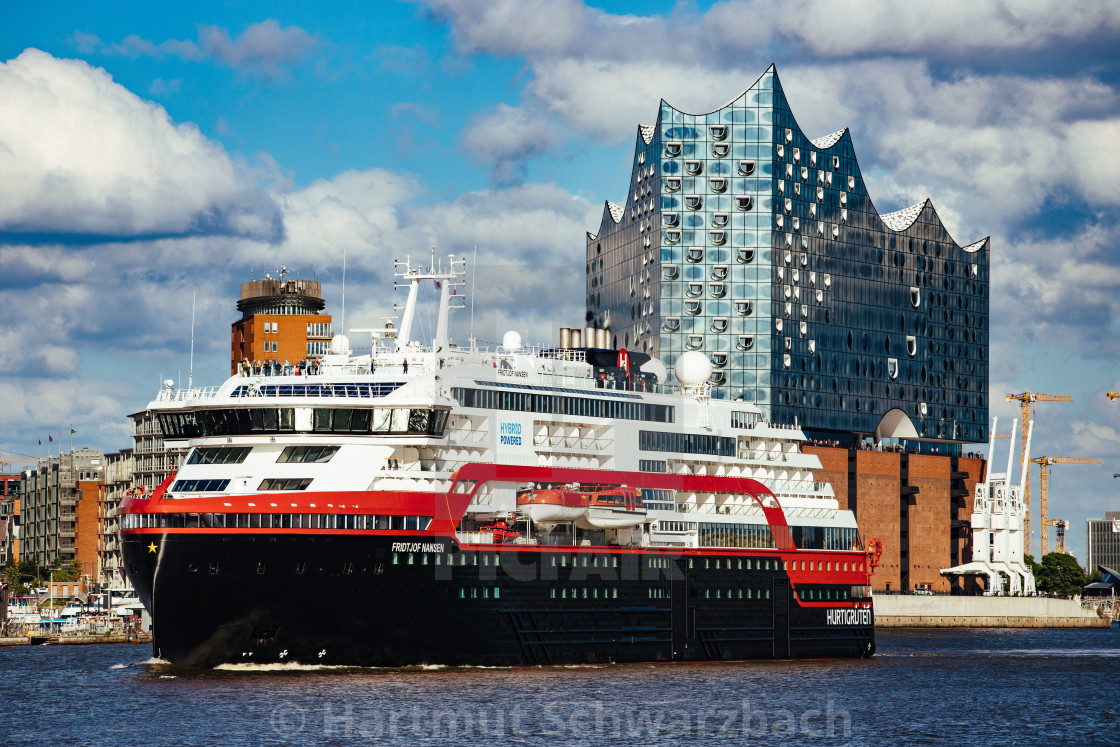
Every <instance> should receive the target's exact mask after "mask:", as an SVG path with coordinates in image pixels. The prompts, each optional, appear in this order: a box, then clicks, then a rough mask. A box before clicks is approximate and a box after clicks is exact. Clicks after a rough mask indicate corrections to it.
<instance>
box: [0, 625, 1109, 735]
mask: <svg viewBox="0 0 1120 747" xmlns="http://www.w3.org/2000/svg"><path fill="white" fill-rule="evenodd" d="M877 641H878V649H879V653H878V654H877V655H876V656H875V658H874V659H871V660H868V661H806V662H746V663H734V664H703V665H691V664H689V665H681V664H666V665H653V666H644V665H630V666H603V667H573V668H547V669H538V668H518V669H483V668H468V669H452V668H439V667H426V668H409V669H353V668H316V667H305V668H301V667H299V666H291V665H289V666H276V667H256V668H254V667H233V668H229V669H222V670H216V671H205V672H203V671H197V670H184V669H177V668H174V667H171V666H169V665H166V664H162V663H159V662H156V661H153V660H151V659H150V655H151V652H150V649H148V647H145V646H135V645H133V646H129V645H95V646H35V647H30V646H18V647H7V648H0V697H2V698H3V704H2V709H0V743H3V744H10V745H18V744H29V745H40V744H41V745H85V744H98V745H99V744H117V745H143V746H144V747H152V746H153V745H181V744H190V745H196V744H197V745H256V744H340V745H341V744H393V745H397V744H401V745H428V744H433V745H434V744H479V745H486V746H487V747H493V746H496V745H549V746H550V747H554V746H555V745H565V744H576V743H579V744H590V745H599V744H603V745H608V744H609V745H616V744H636V743H638V744H642V745H646V746H652V745H679V744H682V743H692V744H721V745H723V744H745V743H748V742H751V743H770V742H776V741H782V742H783V743H789V744H810V743H811V744H853V745H863V744H873V745H876V746H877V747H882V746H883V745H895V744H906V745H907V746H908V747H909V746H910V745H922V744H966V743H967V744H971V745H992V744H1025V745H1033V744H1039V745H1056V744H1070V745H1083V744H1120V631H1117V630H1109V629H1103V630H1102V629H1094V630H882V631H879V633H878V636H877Z"/></svg>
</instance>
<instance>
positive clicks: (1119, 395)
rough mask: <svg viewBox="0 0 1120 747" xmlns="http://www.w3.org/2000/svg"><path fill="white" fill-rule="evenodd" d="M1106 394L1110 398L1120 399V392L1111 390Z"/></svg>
mask: <svg viewBox="0 0 1120 747" xmlns="http://www.w3.org/2000/svg"><path fill="white" fill-rule="evenodd" d="M1104 396H1106V397H1108V398H1109V399H1120V392H1109V393H1108V394H1106V395H1104Z"/></svg>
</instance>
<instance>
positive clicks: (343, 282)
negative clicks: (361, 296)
mask: <svg viewBox="0 0 1120 747" xmlns="http://www.w3.org/2000/svg"><path fill="white" fill-rule="evenodd" d="M342 334H346V247H343V248H342Z"/></svg>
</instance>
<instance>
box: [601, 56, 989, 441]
mask: <svg viewBox="0 0 1120 747" xmlns="http://www.w3.org/2000/svg"><path fill="white" fill-rule="evenodd" d="M634 150H635V152H634V160H633V169H632V176H631V182H630V193H629V195H628V197H627V199H626V201H625V204H624V205H622V206H620V205H616V204H613V203H610V202H607V203H606V206H605V208H604V211H603V219H602V222H601V224H600V226H599V230H598V231H597V232H596V233H595V234H588V236H587V267H586V270H587V324H588V325H589V326H594V327H598V328H606V329H609V330H610V336H611V342H612V345H613V346H614V347H620V348H627V349H631V350H640V351H644V352H648V353H650V354H652V355H655V356H657V357H659V358H661V359H662V361H663V362H664V363H665V364H666V365H667V366H668V367H669V368H670V370H671V369H672V366H673V364H674V362H675V360H676V358H677V357H678V356H680V355H681V354H682V353H684V352H685V351H689V350H698V351H701V352H703V353H704V354H706V355H707V356H708V357H709V358H710V359H711V361H712V365H713V367H714V369H713V373H712V379H711V384H712V396H713V397H719V398H731V399H737V398H740V397H741V398H743V399H745V400H749V401H753V402H755V403H756V404H758V405H759V406H760V407H761V408H762V410H763V412H765V413H767V415H768V417H769V418H770V419H771V420H772V421H773V422H777V423H790V424H792V423H794V422H795V421H796V422H797V423H798V424H800V425H801V426H802V427H804V428H805V429H806V430H808V431H810V432H811V433H814V434H818V435H820V436H822V437H828V434H833V435H835V436H841V434H843V436H844V438H843V439H841V440H848V439H849V438H850V436H851V434H868V435H870V434H876V433H877V434H878V435H880V436H882V437H893V438H902V439H916V440H929V441H945V442H956V443H960V442H982V441H986V440H987V435H988V426H987V421H988V263H989V257H988V252H989V242H988V239H982V240H980V241H977V242H975V243H973V244H970V245H968V246H964V247H962V246H960V245H958V244H957V243H956V242H955V241H954V240H953V238H952V237H951V236H950V235H949V232H948V231H947V230H946V229H945V226H944V225H943V224H942V223H941V220H940V218H939V217H938V215H937V212H936V211H935V210H934V208H933V205H932V204H931V203H930V202H929V200H925V201H923V202H920V203H918V204H917V205H914V206H913V207H909V208H906V209H905V210H900V211H898V212H894V213H889V214H885V215H880V214H879V213H878V211H877V210H876V209H875V206H874V204H873V203H872V202H871V199H870V197H869V196H868V194H867V189H866V186H865V184H864V181H863V177H862V175H861V174H860V169H859V164H858V163H857V162H856V157H855V151H854V149H853V146H852V141H851V137H850V135H849V134H848V131H847V130H841V131H839V132H834V133H832V134H830V135H825V136H824V137H819V138H816V139H809V138H808V137H807V136H806V135H805V134H803V133H802V131H801V129H800V128H799V127H798V126H797V122H796V121H795V120H794V117H793V114H792V112H791V111H790V108H789V104H788V103H787V101H786V98H785V95H784V94H783V92H782V88H781V84H780V82H779V80H778V75H777V73H776V71H775V70H774V68H773V67H771V68H769V69H768V70H767V71H766V72H765V73H764V74H763V75H762V77H760V78H759V79H758V80H757V81H756V82H755V83H754V85H752V86H751V87H750V88H748V89H747V90H746V91H745V92H744V93H743V94H742V95H740V96H739V97H738V98H736V99H735V100H734V101H732V102H731V103H729V104H727V105H726V106H724V107H721V108H720V109H717V110H715V111H713V112H710V113H708V114H686V113H684V112H682V111H679V110H677V109H674V108H673V107H672V106H670V105H669V104H667V103H666V102H664V101H662V102H661V108H660V110H659V112H658V116H657V123H656V124H655V125H653V126H640V127H639V128H638V135H637V138H636V142H635V149H634Z"/></svg>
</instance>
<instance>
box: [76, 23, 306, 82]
mask: <svg viewBox="0 0 1120 747" xmlns="http://www.w3.org/2000/svg"><path fill="white" fill-rule="evenodd" d="M71 41H72V42H73V44H74V46H75V47H77V49H78V51H79V52H81V53H82V54H103V55H109V56H117V57H134V58H135V57H153V58H155V59H163V58H165V57H177V58H179V59H182V60H190V61H200V60H214V61H216V62H219V63H221V64H223V65H226V66H227V67H231V68H233V69H235V70H238V71H240V72H243V73H246V74H249V75H252V76H254V77H257V78H259V79H262V80H275V79H277V78H279V77H281V76H282V75H283V74H284V73H285V71H286V70H287V69H289V68H291V67H292V66H294V65H296V64H298V63H300V62H302V61H303V60H304V59H306V58H307V57H308V55H309V54H310V53H311V52H312V51H313V50H314V49H315V48H316V47H317V46H318V41H317V40H316V39H315V37H314V36H313V35H311V34H309V33H308V32H306V31H304V30H303V29H301V28H300V27H298V26H281V25H280V24H279V23H278V22H277V21H276V20H274V19H268V20H265V21H261V22H259V23H254V24H252V25H250V26H249V27H247V28H246V29H245V30H244V31H242V32H241V33H240V34H238V35H237V36H236V37H233V36H231V35H230V33H229V30H228V29H224V28H221V27H219V26H208V25H204V24H199V26H198V40H197V41H191V40H188V39H182V40H180V39H169V40H167V41H162V42H154V41H151V40H149V39H144V38H142V37H140V36H138V35H136V34H130V35H129V36H126V37H125V38H124V39H122V40H121V41H119V42H108V43H107V42H104V41H102V40H101V39H100V37H98V36H97V35H95V34H89V33H85V32H81V31H77V32H75V33H74V34H73V36H72V37H71Z"/></svg>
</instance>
